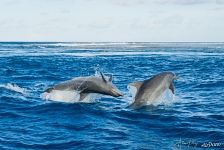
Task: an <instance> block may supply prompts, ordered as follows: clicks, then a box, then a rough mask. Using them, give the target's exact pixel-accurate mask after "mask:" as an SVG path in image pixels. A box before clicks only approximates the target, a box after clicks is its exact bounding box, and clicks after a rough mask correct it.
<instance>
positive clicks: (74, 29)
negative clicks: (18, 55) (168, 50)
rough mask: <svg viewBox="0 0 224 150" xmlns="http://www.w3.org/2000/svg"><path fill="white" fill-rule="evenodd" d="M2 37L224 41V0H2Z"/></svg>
mask: <svg viewBox="0 0 224 150" xmlns="http://www.w3.org/2000/svg"><path fill="white" fill-rule="evenodd" d="M0 41H65V42H66V41H74V42H82V41H83V42H104V41H105V42H126V41H136V42H141V41H142V42H223V41H224V0H1V1H0Z"/></svg>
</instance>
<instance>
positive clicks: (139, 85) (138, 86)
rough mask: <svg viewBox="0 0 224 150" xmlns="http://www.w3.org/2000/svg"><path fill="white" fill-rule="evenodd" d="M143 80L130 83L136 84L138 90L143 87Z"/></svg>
mask: <svg viewBox="0 0 224 150" xmlns="http://www.w3.org/2000/svg"><path fill="white" fill-rule="evenodd" d="M142 83H143V82H142V81H136V82H132V83H130V84H129V85H130V86H134V87H136V89H137V91H138V90H139V88H140V87H141V85H142Z"/></svg>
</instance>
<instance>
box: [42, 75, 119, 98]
mask: <svg viewBox="0 0 224 150" xmlns="http://www.w3.org/2000/svg"><path fill="white" fill-rule="evenodd" d="M100 76H101V77H97V76H86V77H77V78H74V79H72V80H68V81H65V82H62V83H59V84H57V85H55V86H53V87H51V88H48V89H47V90H45V92H47V93H50V92H52V91H53V90H59V91H78V92H79V93H80V99H79V101H82V100H83V99H84V98H85V97H86V96H87V95H88V94H90V93H98V94H103V95H111V96H114V97H119V96H122V95H123V94H122V93H121V92H120V90H118V88H117V87H116V86H115V85H114V84H113V83H112V76H110V77H109V79H108V80H107V79H106V77H105V76H104V75H103V73H102V72H100Z"/></svg>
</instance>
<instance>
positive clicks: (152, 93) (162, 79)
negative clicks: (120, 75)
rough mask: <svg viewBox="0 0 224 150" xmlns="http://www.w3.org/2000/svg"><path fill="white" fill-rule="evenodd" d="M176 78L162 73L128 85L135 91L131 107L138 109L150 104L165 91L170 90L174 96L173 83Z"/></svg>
mask: <svg viewBox="0 0 224 150" xmlns="http://www.w3.org/2000/svg"><path fill="white" fill-rule="evenodd" d="M175 79H177V76H176V75H175V74H174V73H172V72H162V73H159V74H157V75H154V76H153V77H152V78H150V79H147V80H144V81H137V82H133V83H130V84H129V86H134V87H135V88H136V89H137V92H136V95H135V97H134V102H133V103H132V104H131V105H130V106H131V107H135V108H139V107H142V106H144V105H147V104H152V103H153V102H154V101H155V100H156V99H157V98H159V96H160V95H161V94H162V93H163V92H164V91H165V90H166V89H170V90H171V91H172V93H173V94H174V84H173V81H174V80H175Z"/></svg>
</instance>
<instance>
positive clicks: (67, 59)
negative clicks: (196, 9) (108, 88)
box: [0, 42, 224, 150]
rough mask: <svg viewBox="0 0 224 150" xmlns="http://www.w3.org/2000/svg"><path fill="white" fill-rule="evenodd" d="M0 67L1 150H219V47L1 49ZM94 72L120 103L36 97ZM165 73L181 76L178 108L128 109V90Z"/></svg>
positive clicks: (223, 59) (223, 47)
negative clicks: (109, 79)
mask: <svg viewBox="0 0 224 150" xmlns="http://www.w3.org/2000/svg"><path fill="white" fill-rule="evenodd" d="M0 68H1V71H0V76H1V78H0V149H16V150H17V149H41V150H43V149H54V150H55V149H155V150H158V149H164V150H170V149H224V43H59V42H53V43H35V42H32V43H23V42H5V43H0ZM97 68H98V69H100V70H102V71H103V72H104V73H105V74H113V76H114V81H113V82H114V84H115V85H116V86H117V87H118V88H119V89H120V90H121V91H123V93H125V95H124V96H123V97H119V98H114V97H110V96H103V97H102V98H101V99H99V100H97V101H96V102H95V103H75V104H69V103H58V102H53V101H46V100H43V99H42V98H41V94H42V93H43V91H44V90H45V89H46V88H47V87H50V86H52V85H54V84H57V83H59V82H61V81H65V80H69V79H71V78H74V77H78V76H89V75H94V74H95V71H96V69H97ZM163 71H172V72H174V73H176V74H177V75H178V76H179V79H178V80H177V81H175V87H176V98H175V99H176V101H175V102H171V103H169V102H168V104H166V103H162V104H160V105H158V106H146V107H144V108H142V109H138V110H134V109H130V108H128V107H127V106H128V105H129V104H130V103H131V102H132V99H131V96H130V94H129V92H128V89H127V85H128V84H129V83H131V82H133V81H136V80H144V79H147V78H150V77H151V76H152V75H154V74H157V73H160V72H163ZM12 84H16V85H18V87H16V88H15V87H14V86H13V85H12Z"/></svg>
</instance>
